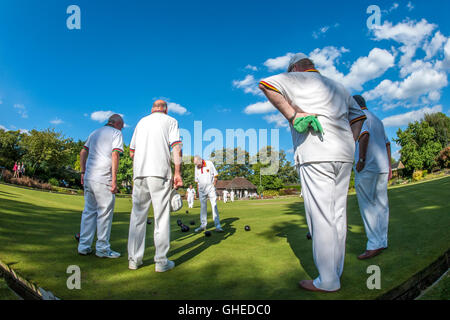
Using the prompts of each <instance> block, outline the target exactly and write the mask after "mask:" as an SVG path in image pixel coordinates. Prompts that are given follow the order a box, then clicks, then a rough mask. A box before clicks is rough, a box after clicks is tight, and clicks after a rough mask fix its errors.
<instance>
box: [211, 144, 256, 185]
mask: <svg viewBox="0 0 450 320" xmlns="http://www.w3.org/2000/svg"><path fill="white" fill-rule="evenodd" d="M231 159H232V160H233V161H231ZM211 161H212V162H213V163H214V166H215V167H216V170H217V172H218V173H219V180H232V179H234V178H236V177H244V178H248V177H249V176H250V175H251V173H252V172H251V168H250V155H249V153H248V152H247V151H245V150H242V149H240V148H234V149H226V148H223V149H222V150H216V151H214V152H212V153H211Z"/></svg>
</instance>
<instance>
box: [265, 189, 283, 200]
mask: <svg viewBox="0 0 450 320" xmlns="http://www.w3.org/2000/svg"><path fill="white" fill-rule="evenodd" d="M279 195H280V193H279V192H278V191H277V190H264V191H263V197H264V198H272V197H278V196H279Z"/></svg>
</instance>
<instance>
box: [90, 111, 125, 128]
mask: <svg viewBox="0 0 450 320" xmlns="http://www.w3.org/2000/svg"><path fill="white" fill-rule="evenodd" d="M115 113H117V112H114V111H95V112H92V113H91V120H94V121H97V122H105V121H106V120H108V119H109V117H111V116H112V115H113V114H115ZM117 114H118V115H120V116H121V117H122V118H123V117H124V115H123V114H121V113H117ZM125 126H126V125H125Z"/></svg>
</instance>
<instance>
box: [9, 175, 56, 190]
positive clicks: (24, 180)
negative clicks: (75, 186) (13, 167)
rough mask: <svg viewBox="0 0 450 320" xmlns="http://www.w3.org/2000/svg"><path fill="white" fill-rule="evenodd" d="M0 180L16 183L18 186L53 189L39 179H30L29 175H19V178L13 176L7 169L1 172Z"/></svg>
mask: <svg viewBox="0 0 450 320" xmlns="http://www.w3.org/2000/svg"><path fill="white" fill-rule="evenodd" d="M2 180H3V181H4V182H7V183H11V184H16V185H18V186H24V187H30V188H37V189H44V190H53V188H52V186H51V185H50V184H49V183H43V182H41V181H38V180H35V179H32V178H30V177H26V176H25V177H21V178H13V174H12V172H11V171H9V170H5V171H4V172H3V176H2Z"/></svg>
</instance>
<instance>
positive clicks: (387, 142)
mask: <svg viewBox="0 0 450 320" xmlns="http://www.w3.org/2000/svg"><path fill="white" fill-rule="evenodd" d="M384 142H385V144H391V141H389V138H388V136H387V135H386V131H384Z"/></svg>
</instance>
